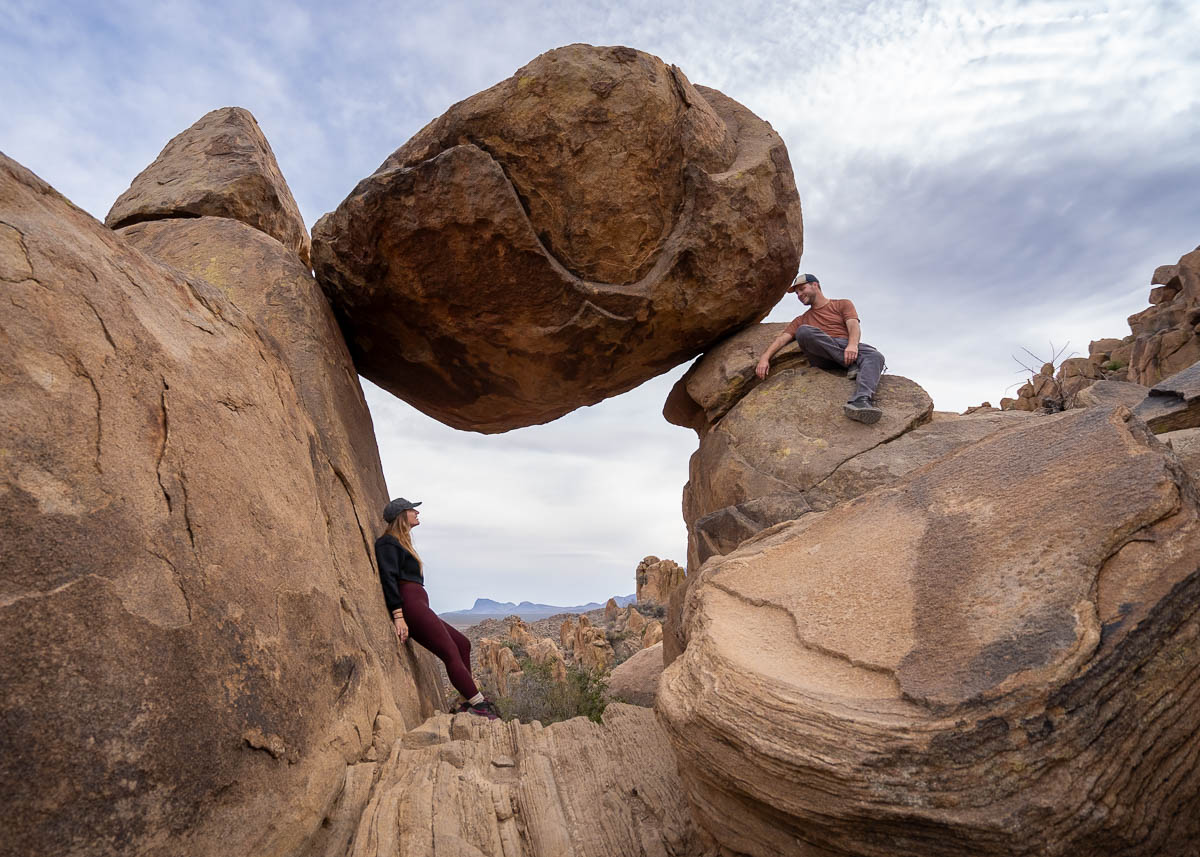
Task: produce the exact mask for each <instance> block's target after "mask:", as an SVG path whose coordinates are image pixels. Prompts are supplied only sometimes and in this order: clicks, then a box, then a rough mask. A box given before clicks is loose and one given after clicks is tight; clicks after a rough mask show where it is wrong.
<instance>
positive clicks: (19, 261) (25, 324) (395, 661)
mask: <svg viewBox="0 0 1200 857" xmlns="http://www.w3.org/2000/svg"><path fill="white" fill-rule="evenodd" d="M0 223H2V224H3V225H0V280H2V281H3V287H4V293H5V298H6V310H5V311H4V312H3V313H0V363H2V365H4V366H5V367H6V371H5V373H4V376H3V381H2V382H0V397H2V402H0V413H3V414H4V426H5V438H4V443H3V452H2V453H0V455H3V458H4V466H3V467H2V468H0V531H2V532H3V534H4V537H3V538H2V539H0V567H3V568H4V570H5V574H4V579H3V581H2V583H0V614H2V619H3V622H2V623H0V627H2V628H3V631H2V632H0V635H2V636H3V640H2V641H0V651H2V652H3V653H4V655H3V658H2V660H0V683H2V684H3V687H4V693H3V695H2V700H0V719H2V720H3V722H4V724H5V727H4V730H3V735H4V737H3V742H4V750H3V753H2V754H0V758H3V763H2V765H3V773H4V776H3V777H2V778H0V779H2V780H3V782H4V785H3V786H0V791H2V794H0V798H2V799H3V803H4V806H5V807H6V811H7V821H6V828H5V836H4V842H5V846H6V850H11V852H12V853H14V854H59V855H84V854H86V855H89V857H94V855H108V854H113V855H116V854H130V853H137V854H141V855H160V854H161V855H167V854H178V853H179V849H180V839H179V837H182V836H184V835H185V834H186V842H187V845H186V850H187V852H188V853H189V854H194V855H218V854H221V855H224V854H229V853H246V854H248V853H281V854H282V853H295V852H297V851H299V850H300V849H301V848H302V847H303V846H304V843H305V842H306V841H311V838H312V837H313V836H316V835H318V831H319V829H320V827H321V821H322V819H323V818H324V816H325V813H326V811H327V810H328V808H329V807H330V806H331V805H332V804H333V803H334V802H335V801H336V799H337V796H338V793H339V790H340V789H342V786H343V782H344V780H345V777H346V766H347V764H353V763H356V762H357V761H359V760H360V759H363V758H365V757H366V756H367V755H369V754H370V753H371V752H372V749H373V747H374V745H375V743H376V741H377V740H378V738H377V736H382V735H386V734H387V733H389V732H390V733H391V735H394V734H395V731H396V729H397V724H399V727H398V728H401V729H402V728H403V727H404V725H406V724H407V725H415V724H417V723H419V722H421V721H422V720H423V719H424V718H425V717H426V716H428V715H429V714H430V713H431V712H432V711H433V709H434V704H435V701H436V700H437V699H438V698H439V697H440V688H439V687H438V686H437V683H436V681H435V678H434V676H433V673H432V672H431V671H428V670H425V669H424V668H423V664H425V663H426V661H425V660H420V659H416V658H414V656H413V654H412V653H411V652H409V651H407V650H401V649H400V648H399V647H398V646H397V644H396V641H395V637H394V635H392V634H391V631H390V628H389V623H388V617H387V612H386V608H385V607H384V605H383V603H382V599H381V597H380V595H379V591H378V579H377V576H376V574H375V571H374V568H373V564H372V556H371V541H370V536H371V534H370V533H369V532H367V531H366V530H365V529H364V525H360V523H359V521H366V520H368V517H367V516H368V515H370V514H372V513H375V514H377V510H378V508H379V503H380V502H382V500H383V498H384V497H385V495H384V494H383V493H382V492H383V479H382V474H381V473H379V472H378V469H377V468H378V463H377V462H378V457H377V452H376V451H375V450H374V446H373V442H372V443H371V447H370V450H369V451H364V452H362V454H361V456H360V453H359V452H357V451H353V450H354V445H355V443H357V442H358V441H357V440H356V438H359V437H361V436H360V435H359V434H358V432H359V431H360V430H362V429H364V428H366V429H368V430H369V419H368V420H367V422H366V423H362V422H360V421H359V420H360V418H361V419H366V411H365V409H364V410H362V411H361V412H357V413H346V414H344V415H343V420H344V421H345V422H344V423H342V422H337V421H334V422H329V421H327V420H326V419H325V417H324V416H323V415H322V412H321V411H319V410H315V409H314V410H310V407H309V404H310V401H311V400H310V399H309V398H308V397H309V395H310V393H312V391H314V390H317V389H322V385H324V384H325V383H326V382H327V381H328V380H329V379H328V378H327V377H319V378H311V379H303V382H302V381H301V380H298V379H297V373H298V372H301V369H302V367H301V366H299V365H291V363H290V361H291V360H292V359H293V358H294V353H293V352H291V351H290V350H289V349H288V348H284V347H282V346H278V345H277V344H276V342H274V341H273V340H272V339H271V337H270V336H268V335H264V334H263V332H262V329H261V328H260V326H259V325H258V324H257V323H256V321H255V319H254V317H253V315H254V314H253V313H252V312H250V311H248V310H243V309H241V308H239V306H238V305H237V304H236V303H235V302H234V301H233V300H231V299H230V297H229V296H227V295H226V294H224V293H223V292H222V290H221V289H220V288H218V287H217V286H214V285H212V284H211V283H209V282H207V281H206V280H203V279H200V278H198V277H195V276H191V275H188V274H185V273H182V272H180V271H179V270H177V269H174V268H168V267H166V266H164V265H162V264H160V263H159V262H157V261H154V260H152V259H151V258H150V257H149V256H147V255H145V254H144V253H141V252H138V251H136V250H134V249H133V248H132V247H130V246H129V244H128V243H127V241H126V240H125V239H124V238H122V237H121V236H119V235H117V234H115V233H113V232H112V231H110V230H109V229H106V228H104V227H103V226H101V225H100V224H99V223H97V222H96V221H95V220H93V219H92V218H91V217H89V216H87V215H86V214H84V213H83V212H81V211H80V210H79V209H77V208H75V207H74V206H72V205H71V204H70V203H69V202H68V201H67V200H65V199H63V198H62V197H61V196H60V195H59V194H57V193H56V192H55V191H54V190H53V189H52V188H50V187H49V186H48V185H46V184H45V183H44V182H42V181H41V180H40V179H38V178H37V177H36V176H34V175H33V174H32V173H30V172H29V171H27V170H25V169H24V168H23V167H21V166H19V165H18V164H16V163H14V162H12V161H11V160H8V159H6V158H2V157H0ZM272 244H273V245H274V242H272ZM274 246H278V245H274ZM296 264H297V265H298V263H296ZM265 267H268V268H269V267H270V266H269V265H267V266H265ZM259 285H260V287H263V288H264V289H276V292H275V293H276V296H277V297H279V298H280V299H281V300H284V301H285V302H291V303H290V305H291V306H293V307H294V308H295V310H296V312H297V313H298V314H299V316H301V317H304V318H308V317H307V316H306V315H305V314H306V313H308V312H309V311H310V310H311V311H312V312H313V314H314V315H313V316H312V317H313V318H319V316H320V312H319V309H318V308H316V307H314V306H312V305H309V304H308V303H307V298H306V294H309V293H306V292H305V291H304V285H303V282H302V281H300V280H292V279H291V278H290V275H288V276H283V275H281V276H280V278H279V279H278V280H269V281H267V282H263V283H259ZM309 285H310V286H311V283H310V284H309ZM292 287H295V288H296V289H297V291H296V292H295V293H292V292H291V291H289V290H290V289H291V288H292ZM296 323H297V324H298V325H299V326H303V324H307V323H308V322H307V321H302V320H301V318H297V319H296ZM293 333H296V332H295V331H293V332H291V333H288V334H286V336H285V337H284V338H290V337H291V336H292V334H293ZM296 337H297V338H300V339H302V338H303V336H302V335H301V334H299V333H296ZM329 345H330V350H329V351H327V352H325V353H326V354H327V355H332V357H331V359H333V358H334V357H336V354H337V345H336V342H334V343H329ZM339 371H348V370H346V369H345V367H344V366H343V367H341V368H340V369H339V366H338V364H336V363H334V364H333V365H332V366H331V367H330V369H329V376H330V377H332V376H336V375H337V373H338V372H339ZM301 374H303V373H302V372H301ZM330 383H332V382H330ZM306 384H312V386H311V387H309V386H306ZM323 389H325V390H326V393H327V394H329V395H332V396H334V397H335V398H337V397H340V396H345V397H348V398H350V399H353V395H352V391H348V389H347V388H338V387H337V385H336V384H333V386H331V387H324V388H323ZM355 389H356V388H355ZM322 395H324V394H322ZM339 400H340V399H339ZM368 438H369V434H368ZM351 457H353V458H354V459H355V460H354V461H353V462H352V466H353V470H349V471H345V472H343V473H341V474H339V473H337V472H336V470H337V467H336V465H335V464H334V463H333V462H336V461H343V460H345V459H348V458H351ZM348 466H351V465H348Z"/></svg>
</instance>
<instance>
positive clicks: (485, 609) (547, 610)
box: [439, 595, 637, 628]
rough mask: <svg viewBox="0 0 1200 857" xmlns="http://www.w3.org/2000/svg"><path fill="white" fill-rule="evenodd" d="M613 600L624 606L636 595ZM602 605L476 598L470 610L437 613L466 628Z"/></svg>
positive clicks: (451, 622)
mask: <svg viewBox="0 0 1200 857" xmlns="http://www.w3.org/2000/svg"><path fill="white" fill-rule="evenodd" d="M613 600H614V601H616V602H617V606H618V607H625V606H627V605H629V604H633V603H635V602H636V601H637V596H636V595H617V596H614V597H613ZM603 607H604V605H603V604H600V603H598V602H596V601H591V602H588V603H587V604H579V605H576V606H575V607H556V606H554V605H553V604H534V603H533V602H531V601H522V602H521V603H520V604H514V603H513V602H511V601H493V600H492V599H490V598H476V599H475V603H474V604H473V605H472V606H471V609H470V610H453V611H451V612H449V613H441V614H439V615H440V616H441V617H442V618H443V619H445V620H446V621H447V622H449V623H450V624H451V625H454V626H455V627H459V628H466V627H469V626H471V625H474V624H476V623H478V622H482V621H483V620H484V619H497V618H500V617H503V616H520V617H521V618H522V619H524V620H525V621H526V622H536V621H537V620H538V619H547V618H549V617H551V616H554V615H556V614H558V613H587V612H589V611H591V610H599V609H602V608H603Z"/></svg>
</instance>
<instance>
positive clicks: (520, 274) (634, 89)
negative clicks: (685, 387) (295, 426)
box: [313, 45, 802, 432]
mask: <svg viewBox="0 0 1200 857" xmlns="http://www.w3.org/2000/svg"><path fill="white" fill-rule="evenodd" d="M313 235H314V238H313V246H314V251H313V253H314V255H313V261H314V265H315V268H316V271H317V277H318V279H319V280H320V282H321V284H322V287H323V288H324V289H325V290H326V292H327V293H328V294H329V295H330V298H331V301H332V303H333V305H334V308H335V310H336V312H337V313H338V317H339V319H340V321H341V322H342V325H343V329H344V330H345V331H346V333H347V340H348V342H349V345H350V350H351V352H352V353H353V354H354V358H355V364H356V366H357V367H358V369H359V371H360V372H361V373H362V374H363V375H365V376H366V377H367V378H370V379H371V380H372V381H374V382H375V383H377V384H379V385H380V386H381V387H383V388H384V389H387V390H389V391H390V392H392V393H393V394H395V395H397V396H399V397H400V398H402V399H404V400H406V401H408V402H410V403H411V404H413V405H414V406H415V407H417V408H419V409H421V410H422V411H424V412H425V413H427V414H429V415H431V416H433V417H435V418H436V419H439V420H441V421H442V422H445V423H447V424H448V425H452V426H455V427H456V428H462V429H470V430H474V431H480V432H500V431H507V430H509V429H512V428H516V427H519V426H524V425H531V424H535V423H543V422H547V421H549V420H552V419H554V418H556V417H559V416H561V415H563V414H565V413H568V412H569V411H572V410H574V409H575V408H578V407H580V406H582V405H588V404H594V403H595V402H598V401H600V400H602V399H604V398H606V397H608V396H612V395H615V394H617V393H621V392H624V391H625V390H629V389H631V388H632V387H634V386H636V385H638V384H640V383H641V382H642V381H645V380H646V379H648V378H651V377H653V376H655V375H657V374H659V373H661V372H664V371H666V370H667V369H670V368H672V367H673V366H676V365H678V364H679V363H681V362H683V361H685V360H687V359H690V358H691V357H693V356H695V355H696V354H698V353H699V352H700V351H702V350H703V349H705V348H707V347H709V346H710V345H712V344H713V343H714V342H716V341H718V340H719V339H721V338H722V337H724V336H726V335H728V334H729V333H730V332H732V331H734V330H737V329H739V328H741V327H744V326H745V325H747V324H751V323H753V322H756V321H758V320H759V319H760V318H762V317H763V316H764V315H766V313H767V312H768V311H769V310H770V308H771V307H772V306H773V305H774V304H775V303H776V302H777V301H778V299H779V298H780V296H781V295H782V294H783V292H784V289H785V288H786V287H787V285H788V283H789V281H790V279H791V277H792V276H793V274H794V273H795V271H796V268H797V266H798V263H799V259H800V252H801V245H802V227H801V216H800V203H799V197H798V196H797V193H796V189H795V182H794V180H793V178H792V172H791V166H790V163H789V161H788V157H787V151H786V148H785V147H784V145H783V141H782V139H781V138H780V137H779V135H778V134H776V133H775V132H774V131H773V130H772V129H771V127H770V125H768V124H767V123H766V122H764V121H762V120H761V119H759V118H758V117H756V116H754V114H752V113H751V112H750V111H749V110H747V109H746V108H744V107H743V106H741V105H740V104H738V103H737V102H735V101H733V100H732V99H729V98H727V97H726V96H724V95H722V94H721V93H719V92H717V91H716V90H712V89H706V88H704V87H693V86H692V85H691V83H689V82H688V80H687V78H686V77H685V76H684V75H683V73H682V72H681V71H680V70H679V69H677V68H675V67H674V66H668V65H666V64H664V63H663V62H662V61H661V60H659V59H657V58H656V57H652V56H650V55H648V54H644V53H640V52H638V51H634V50H631V49H629V48H622V47H591V46H589V45H570V46H568V47H564V48H559V49H557V50H553V51H550V52H548V53H545V54H543V55H541V56H539V57H537V58H536V59H534V60H533V61H532V62H531V63H529V64H528V65H526V66H525V67H523V68H522V69H520V70H518V71H517V73H516V74H514V75H513V76H512V77H511V78H509V79H507V80H505V81H502V82H501V83H499V84H497V85H496V86H494V87H492V88H491V89H488V90H486V91H484V92H481V93H479V94H477V95H475V96H472V97H471V98H468V99H466V100H465V101H462V102H459V103H458V104H456V105H454V106H453V107H452V108H450V110H449V111H447V113H446V114H445V115H443V116H442V117H440V118H438V119H437V120H435V121H434V122H432V123H431V124H430V125H429V126H427V127H426V128H425V129H423V130H422V131H420V132H419V133H418V134H417V135H416V136H415V137H414V138H413V139H412V140H410V141H409V142H408V143H407V144H405V145H404V146H403V147H401V148H400V149H399V150H397V151H396V152H395V153H394V154H393V155H392V156H391V157H390V158H388V159H387V161H385V163H384V164H383V165H382V166H381V167H380V168H379V170H377V171H376V172H375V173H374V174H373V175H371V176H369V177H367V178H366V179H364V180H363V181H361V182H360V183H359V184H358V186H357V187H356V188H355V189H354V191H353V192H352V193H351V194H350V196H349V197H347V198H346V200H345V201H344V202H343V203H342V204H341V205H340V206H339V207H338V209H337V210H336V211H334V212H332V213H330V214H327V215H326V216H325V217H323V218H321V220H320V221H319V222H318V223H317V225H316V226H315V227H314V230H313Z"/></svg>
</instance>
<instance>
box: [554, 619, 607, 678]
mask: <svg viewBox="0 0 1200 857" xmlns="http://www.w3.org/2000/svg"><path fill="white" fill-rule="evenodd" d="M559 638H560V639H561V640H562V644H563V649H564V651H566V653H567V654H568V655H570V657H571V660H572V661H574V662H575V663H576V664H579V666H581V667H583V668H585V669H589V670H592V671H595V672H603V671H604V670H607V669H610V668H611V667H612V665H613V661H614V660H615V658H616V655H615V653H614V652H613V647H612V645H611V644H610V643H609V642H608V638H607V637H606V636H605V634H604V629H603V628H597V627H596V626H595V625H593V624H592V623H591V622H589V621H588V618H587V617H586V616H580V617H578V618H577V619H567V620H566V621H564V622H563V623H562V628H561V629H560V631H559Z"/></svg>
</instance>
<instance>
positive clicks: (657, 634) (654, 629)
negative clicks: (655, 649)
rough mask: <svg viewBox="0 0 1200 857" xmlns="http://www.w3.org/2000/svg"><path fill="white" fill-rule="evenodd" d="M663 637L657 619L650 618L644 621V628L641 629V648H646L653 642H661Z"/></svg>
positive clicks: (660, 623)
mask: <svg viewBox="0 0 1200 857" xmlns="http://www.w3.org/2000/svg"><path fill="white" fill-rule="evenodd" d="M662 638H663V626H662V622H660V621H658V620H657V619H651V620H650V621H649V622H647V623H646V629H645V630H644V631H642V648H643V649H648V648H650V647H651V646H653V645H654V644H655V643H661V642H662Z"/></svg>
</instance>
